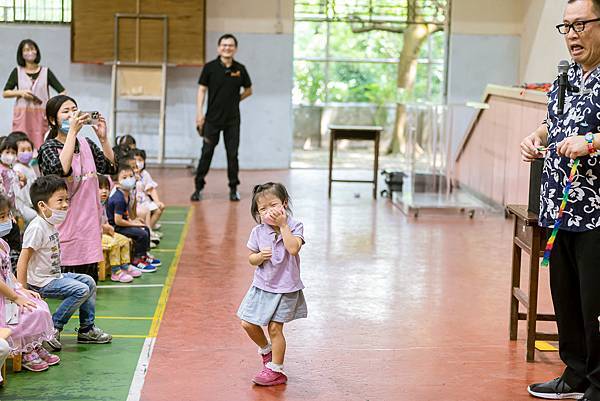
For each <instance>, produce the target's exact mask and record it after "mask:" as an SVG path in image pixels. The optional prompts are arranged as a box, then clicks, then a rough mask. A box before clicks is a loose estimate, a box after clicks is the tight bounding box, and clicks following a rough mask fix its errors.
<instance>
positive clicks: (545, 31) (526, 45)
mask: <svg viewBox="0 0 600 401" xmlns="http://www.w3.org/2000/svg"><path fill="white" fill-rule="evenodd" d="M565 3H566V2H565V1H556V0H529V1H528V4H527V7H526V10H525V15H524V17H523V32H522V34H521V63H520V77H521V81H523V82H551V81H553V80H554V78H555V77H556V74H557V72H556V66H557V65H558V62H559V61H560V60H562V59H566V60H569V59H570V56H569V52H568V50H567V47H566V46H565V43H564V39H563V37H562V35H560V34H559V33H558V31H557V30H556V28H555V26H556V25H557V24H560V23H561V22H562V17H563V12H564V7H565Z"/></svg>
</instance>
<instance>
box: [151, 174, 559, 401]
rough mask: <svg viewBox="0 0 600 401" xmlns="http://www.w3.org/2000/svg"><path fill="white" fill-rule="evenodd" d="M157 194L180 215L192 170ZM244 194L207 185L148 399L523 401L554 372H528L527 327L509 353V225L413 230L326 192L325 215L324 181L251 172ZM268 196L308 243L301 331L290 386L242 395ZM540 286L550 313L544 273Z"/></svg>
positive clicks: (372, 204)
mask: <svg viewBox="0 0 600 401" xmlns="http://www.w3.org/2000/svg"><path fill="white" fill-rule="evenodd" d="M155 179H156V180H157V181H159V182H160V183H161V186H162V188H161V193H163V197H164V199H165V200H167V202H168V203H170V204H188V198H189V195H190V194H191V192H192V189H193V185H192V183H193V181H192V178H191V177H190V176H189V173H188V172H187V171H185V170H171V171H159V172H157V173H156V174H155ZM242 181H243V185H242V186H241V187H240V189H241V192H242V197H243V199H242V202H240V203H230V202H229V201H228V200H227V192H226V190H227V186H226V175H225V172H223V171H212V172H211V173H210V174H209V176H208V186H207V189H206V200H204V201H202V202H200V203H197V204H195V206H194V214H193V216H192V220H191V224H190V231H189V234H188V236H187V241H186V244H185V247H184V249H183V255H182V258H181V261H180V264H179V269H178V273H177V276H176V278H175V282H174V286H173V289H172V293H171V297H170V299H169V302H168V305H167V309H166V313H165V317H164V320H163V323H162V325H161V328H160V332H159V336H158V340H157V343H156V346H155V349H154V354H153V357H152V359H151V362H150V366H149V372H148V375H147V377H146V383H145V387H144V389H143V393H142V400H144V401H154V400H161V401H162V400H173V401H175V400H177V401H188V400H189V401H191V400H211V401H220V400H223V401H246V400H248V401H250V400H264V401H266V400H298V401H300V400H303V401H304V400H328V401H329V400H344V401H346V400H352V401H354V400H356V401H366V400H369V401H384V400H385V401H396V400H398V401H417V400H444V401H484V400H485V401H520V400H523V401H524V400H529V399H530V397H529V396H528V395H527V391H526V386H527V384H528V383H530V382H534V381H541V380H545V379H548V378H554V377H556V376H558V375H559V374H560V372H561V371H562V364H561V362H560V360H559V359H558V355H557V354H556V353H552V352H551V353H540V352H538V353H537V356H536V362H535V363H526V362H525V353H524V332H523V327H521V328H520V332H519V340H518V341H516V342H511V341H509V340H508V316H509V287H510V273H509V269H510V259H511V247H510V246H511V245H510V244H511V222H510V221H509V220H505V219H504V217H503V216H502V215H489V214H486V215H483V216H476V217H475V218H474V219H473V220H470V219H469V218H468V217H465V216H460V215H452V216H444V215H435V216H433V215H431V216H429V215H427V214H423V215H421V216H419V218H418V219H417V220H415V219H412V218H407V217H406V216H404V215H403V214H402V213H401V212H400V211H399V210H398V209H397V208H395V207H394V206H392V205H391V203H390V202H389V201H388V200H386V199H378V200H376V201H374V200H372V199H371V197H370V191H371V190H370V188H369V186H365V185H354V184H352V185H344V184H340V185H338V186H335V187H334V191H333V198H332V200H331V201H329V200H328V199H327V173H326V171H324V170H285V171H250V172H244V173H243V174H242ZM265 181H281V182H284V183H285V184H286V185H287V186H288V189H289V192H290V194H291V196H292V198H293V210H294V214H295V216H297V218H299V219H300V220H301V221H303V222H304V225H305V236H306V246H305V247H304V248H303V249H302V252H301V259H302V275H303V280H304V283H305V284H306V290H305V295H306V299H307V302H308V308H309V317H308V319H303V320H300V321H296V322H292V323H290V324H289V325H288V326H287V328H286V336H287V341H288V352H287V355H286V361H285V366H286V370H287V372H288V375H289V382H288V384H287V385H285V386H278V387H276V388H258V387H254V386H253V385H252V384H251V382H250V379H251V378H252V377H253V375H254V374H255V373H256V372H257V371H258V370H259V368H260V362H259V357H258V356H257V354H256V348H255V346H254V345H253V344H252V343H251V342H250V340H249V339H248V338H247V337H246V336H245V333H244V332H243V330H242V329H241V327H240V324H239V320H238V319H237V317H236V316H235V312H236V310H237V307H238V305H239V302H240V301H241V299H242V297H243V295H244V293H245V291H246V290H247V288H248V286H249V285H250V283H251V280H252V268H251V267H250V266H249V265H248V262H247V255H248V251H247V249H246V248H245V244H246V240H247V238H248V235H249V233H250V230H251V228H252V226H253V224H254V223H253V221H252V219H251V217H250V212H249V209H250V202H249V198H250V190H251V188H252V186H253V185H254V184H257V183H261V182H265ZM357 194H358V195H359V196H356V195H357ZM540 282H541V283H542V288H541V290H540V291H541V292H540V299H541V311H543V312H549V311H551V304H550V302H549V294H548V288H547V287H548V285H547V272H546V271H543V272H542V275H541V279H540ZM541 326H542V328H543V325H541ZM550 328H551V327H550Z"/></svg>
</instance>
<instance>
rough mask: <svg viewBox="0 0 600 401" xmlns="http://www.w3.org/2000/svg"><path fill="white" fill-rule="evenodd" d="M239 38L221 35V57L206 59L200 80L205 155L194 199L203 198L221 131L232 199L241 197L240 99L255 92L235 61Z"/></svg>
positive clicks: (199, 110) (200, 122) (199, 120)
mask: <svg viewBox="0 0 600 401" xmlns="http://www.w3.org/2000/svg"><path fill="white" fill-rule="evenodd" d="M236 51H237V39H236V38H235V37H234V36H233V35H231V34H225V35H223V36H221V37H220V38H219V41H218V43H217V52H218V54H219V57H217V58H216V59H215V60H213V61H210V62H208V63H206V65H205V66H204V68H203V69H202V74H200V79H199V80H198V84H199V86H198V99H197V114H196V115H197V117H196V127H197V129H198V133H199V134H200V136H202V137H203V139H204V143H203V145H202V155H201V157H200V162H199V163H198V168H197V170H196V190H195V191H194V193H193V194H192V197H191V200H192V201H199V200H201V199H202V190H203V189H204V185H205V184H206V182H205V180H204V177H205V176H206V174H207V173H208V170H209V169H210V162H211V161H212V157H213V153H214V151H215V147H216V146H217V144H218V143H219V137H220V135H221V131H223V140H224V141H225V150H226V152H227V177H228V179H229V199H230V200H231V201H239V200H240V195H239V193H238V192H237V186H238V185H239V184H240V180H239V178H238V172H239V165H238V147H239V145H240V107H239V106H240V101H242V100H244V99H245V98H247V97H248V96H250V95H251V94H252V82H251V81H250V76H249V75H248V72H247V71H246V68H245V67H244V66H243V65H242V64H240V63H238V62H237V61H235V60H234V59H233V56H234V55H235V53H236ZM206 92H208V107H207V110H206V115H204V112H203V109H204V99H205V98H206Z"/></svg>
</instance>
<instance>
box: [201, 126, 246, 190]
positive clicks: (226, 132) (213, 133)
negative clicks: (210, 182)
mask: <svg viewBox="0 0 600 401" xmlns="http://www.w3.org/2000/svg"><path fill="white" fill-rule="evenodd" d="M221 131H223V140H224V141H225V151H226V153H227V177H228V179H229V188H231V189H235V188H236V187H237V186H238V185H240V180H239V177H238V173H239V170H240V166H239V163H238V147H239V146H240V123H239V122H237V123H236V124H231V125H224V126H216V125H212V124H210V123H208V122H205V123H204V129H203V132H204V135H203V139H204V143H203V144H202V155H201V156H200V161H199V162H198V168H197V169H196V191H201V190H202V189H204V185H206V181H205V180H204V177H206V174H208V170H209V169H210V163H211V162H212V158H213V154H214V152H215V147H216V146H217V144H218V143H219V137H220V136H221Z"/></svg>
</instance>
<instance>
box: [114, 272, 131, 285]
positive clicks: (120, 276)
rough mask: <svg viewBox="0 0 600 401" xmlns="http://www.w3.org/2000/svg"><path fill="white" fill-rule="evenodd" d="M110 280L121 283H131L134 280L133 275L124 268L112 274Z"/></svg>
mask: <svg viewBox="0 0 600 401" xmlns="http://www.w3.org/2000/svg"><path fill="white" fill-rule="evenodd" d="M110 280H111V281H118V282H119V283H131V282H132V281H133V277H131V276H130V275H129V274H127V272H125V271H123V270H117V271H116V272H115V273H112V274H111V275H110Z"/></svg>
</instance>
